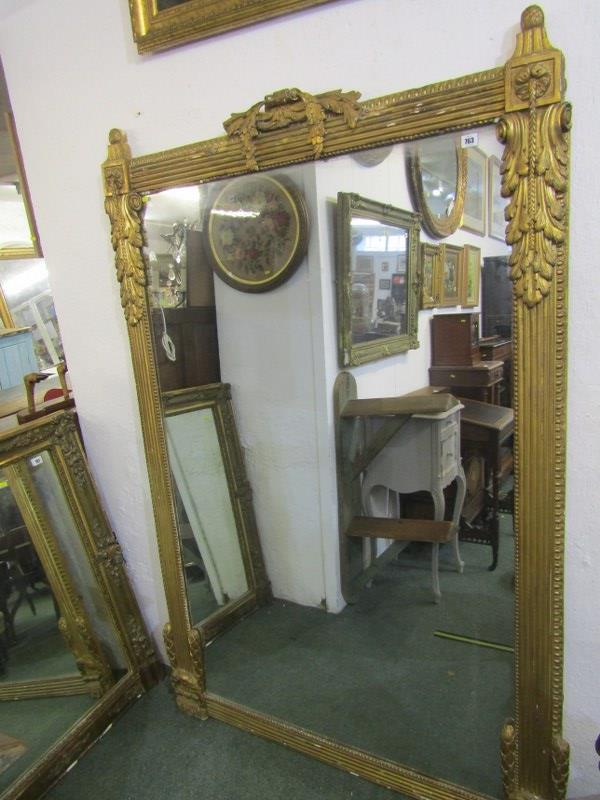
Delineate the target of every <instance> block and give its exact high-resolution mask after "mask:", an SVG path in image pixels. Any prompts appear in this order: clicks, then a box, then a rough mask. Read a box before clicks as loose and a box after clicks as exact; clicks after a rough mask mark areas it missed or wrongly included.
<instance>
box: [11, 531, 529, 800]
mask: <svg viewBox="0 0 600 800" xmlns="http://www.w3.org/2000/svg"><path fill="white" fill-rule="evenodd" d="M461 550H462V555H463V559H464V561H465V562H466V567H465V572H464V574H463V575H460V574H459V573H457V572H456V571H455V570H454V567H453V564H452V556H451V552H448V548H446V549H445V551H444V553H443V557H442V559H441V569H440V571H441V574H440V579H441V589H442V601H441V603H440V604H439V605H435V604H434V603H433V602H432V594H431V578H430V550H429V547H427V546H411V547H410V548H409V549H408V550H407V551H405V552H403V553H402V554H401V556H400V558H399V559H398V560H395V561H393V562H392V563H390V564H388V565H387V566H386V567H385V568H384V569H382V571H381V572H380V573H379V574H378V576H377V577H376V578H375V580H374V582H373V585H372V587H371V588H368V589H367V588H365V589H364V590H363V592H362V593H361V596H360V598H359V601H358V602H357V603H356V604H355V605H354V606H351V607H348V608H347V609H345V611H344V612H342V613H341V614H339V615H332V614H326V613H324V612H323V611H320V610H318V609H309V608H304V607H300V606H296V605H294V604H290V603H286V602H282V601H277V602H275V603H273V604H272V605H270V606H268V607H266V608H263V609H261V610H259V611H258V612H257V613H256V614H253V615H252V616H250V617H248V618H247V619H245V620H243V621H242V622H241V623H240V624H238V625H237V626H236V627H235V628H233V629H232V630H230V631H229V632H228V633H227V634H226V635H225V636H223V637H221V638H220V639H217V640H216V641H214V642H213V643H212V644H211V645H210V646H209V648H208V650H207V675H208V688H209V690H210V691H212V692H214V693H217V694H222V695H224V696H226V697H228V698H230V699H233V700H237V701H238V702H241V703H243V704H245V705H247V706H249V707H251V708H254V709H257V710H260V711H264V712H268V713H271V714H273V715H275V716H278V717H280V718H283V719H287V720H289V721H291V722H294V723H296V724H299V725H303V726H306V727H308V728H311V729H312V730H314V731H316V732H319V733H324V734H326V735H329V736H332V737H333V738H335V739H337V740H338V741H340V742H342V743H347V744H352V745H355V746H357V747H361V748H363V749H365V750H368V751H371V752H375V753H377V754H378V755H381V756H383V757H388V758H391V759H393V760H397V761H399V762H401V763H404V764H407V765H410V766H412V767H414V768H416V769H418V770H420V771H423V772H425V773H431V774H435V775H438V776H440V777H445V778H446V779H449V780H452V781H455V782H457V783H459V784H461V785H464V786H467V787H469V788H472V789H475V790H478V791H482V792H485V793H487V794H490V795H495V796H499V795H500V794H501V786H500V769H499V743H498V737H499V732H500V727H501V725H502V723H503V721H504V719H505V718H506V717H507V716H509V715H510V714H511V711H512V702H513V701H512V656H511V654H510V653H507V652H503V651H501V650H493V649H488V648H483V647H479V646H476V645H473V644H468V643H464V642H461V641H453V640H448V639H443V638H440V637H437V636H435V635H434V634H435V632H436V631H440V630H442V631H446V632H450V633H453V634H458V635H463V636H468V637H473V638H475V639H482V640H488V641H492V642H498V643H501V644H504V645H508V646H510V645H511V643H512V641H511V640H512V634H513V620H512V616H513V609H512V559H513V553H512V536H511V535H510V517H505V518H504V520H503V535H502V541H501V547H500V562H499V566H498V569H497V570H496V571H495V572H488V570H487V566H488V565H489V562H490V550H489V548H487V547H483V546H481V545H474V544H462V545H461ZM71 701H73V702H74V703H89V702H90V701H89V699H88V698H85V697H78V698H57V699H53V700H44V701H26V702H36V703H37V702H43V703H54V702H56V703H59V704H62V705H63V706H64V707H65V709H64V710H65V711H66V708H67V706H68V705H69V704H70V703H71ZM24 702H25V701H22V702H21V703H20V704H16V703H15V704H8V703H7V704H6V706H9V705H14V706H21V707H24ZM82 710H83V709H81V710H80V711H79V712H78V714H77V716H78V715H79V713H81V711H82ZM0 711H1V709H0ZM49 711H50V710H49V709H48V710H41V709H40V711H39V712H38V713H39V714H40V718H41V719H43V720H44V725H43V727H46V726H47V725H49V724H50V723H51V722H52V720H53V718H56V715H53V714H52V713H51V712H50V713H48V712H49ZM21 716H22V715H21ZM47 718H48V719H47ZM0 727H2V729H3V730H5V727H6V726H5V725H4V723H3V724H2V725H1V726H0ZM5 732H6V733H8V734H10V735H12V736H15V737H16V738H19V739H25V740H26V739H27V731H26V730H24V731H23V732H22V731H20V730H19V729H18V728H14V727H13V728H11V729H10V730H9V729H6V730H5ZM29 744H30V747H31V742H29ZM32 752H33V750H32ZM39 752H41V750H39ZM22 758H24V757H22ZM20 761H21V764H20V765H19V769H22V766H23V762H22V760H21V759H20ZM18 764H19V762H17V763H16V764H15V765H13V767H12V768H11V770H15V769H16V767H17V765H18ZM9 775H10V773H6V775H5V776H0V777H2V778H4V779H5V780H6V779H7V777H8V776H9ZM0 786H2V784H0ZM48 796H49V797H50V798H51V800H61V799H62V800H68V799H69V798H73V800H75V798H77V800H79V799H80V798H82V797H89V798H90V800H94V798H102V800H112V799H113V798H114V800H117V798H118V800H138V798H140V799H141V798H144V800H158V799H159V798H161V800H162V798H165V797H172V798H174V799H176V800H179V799H181V800H187V799H188V798H190V800H191V798H199V797H201V798H207V800H213V799H214V800H239V799H240V798H244V800H246V799H247V800H254V798H257V799H258V798H261V800H275V798H277V800H280V798H286V800H296V798H297V800H300V798H302V800H307V799H308V798H319V800H321V798H322V799H323V800H329V798H331V800H334V798H335V800H338V799H340V800H341V799H344V800H345V799H346V798H348V800H350V799H352V800H394V798H399V797H401V796H400V795H398V794H396V793H394V792H390V791H389V790H386V789H384V788H381V787H377V786H375V785H373V784H370V783H368V782H366V781H363V780H361V779H359V778H356V777H354V776H352V775H349V774H346V773H344V772H342V771H338V770H335V769H333V768H330V767H327V766H325V765H323V764H320V763H318V762H317V761H314V760H312V759H309V758H308V757H306V756H303V755H301V754H298V753H294V752H293V751H289V750H287V749H286V748H284V747H282V746H281V745H277V744H275V743H271V742H267V741H264V740H262V739H260V738H259V737H255V736H252V735H250V734H248V733H245V732H243V731H238V730H237V729H235V728H232V727H230V726H228V725H224V724H222V723H220V722H218V721H216V720H207V721H205V722H202V721H199V720H197V719H193V718H190V717H186V716H185V715H183V714H182V713H181V712H179V711H178V710H177V709H176V706H175V704H174V701H173V698H172V696H171V693H170V689H169V688H168V685H167V684H166V683H163V684H162V685H161V686H159V687H157V688H156V689H154V690H152V691H151V692H149V693H148V694H147V695H145V696H144V697H142V698H141V700H140V701H139V702H138V703H136V704H135V705H134V706H133V707H132V708H131V709H130V710H129V711H128V712H127V713H126V714H125V715H124V716H123V717H122V718H121V719H119V720H118V721H117V722H116V723H115V724H114V725H113V726H112V728H111V729H110V730H109V731H108V733H107V734H106V735H105V736H104V737H103V739H102V740H101V741H100V742H99V743H98V745H97V746H96V747H94V748H93V749H92V750H91V751H90V752H89V753H88V754H87V755H86V756H85V757H84V758H82V759H80V761H79V763H78V764H77V765H76V767H75V768H74V769H73V770H71V772H70V773H69V774H68V775H67V776H65V778H64V779H63V780H62V781H61V783H60V784H58V785H57V786H56V787H54V788H53V789H52V790H51V791H50V793H49V795H48Z"/></svg>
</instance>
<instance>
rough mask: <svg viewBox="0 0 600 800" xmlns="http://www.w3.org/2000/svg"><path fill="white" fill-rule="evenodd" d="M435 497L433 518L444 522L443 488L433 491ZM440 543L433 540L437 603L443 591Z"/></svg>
mask: <svg viewBox="0 0 600 800" xmlns="http://www.w3.org/2000/svg"><path fill="white" fill-rule="evenodd" d="M431 496H432V497H433V509H434V516H433V518H434V519H435V520H436V522H442V521H443V519H444V515H445V513H446V498H445V497H444V492H443V490H442V489H440V488H437V489H435V490H434V491H432V492H431ZM439 572H440V544H439V542H433V543H432V545H431V573H432V575H431V577H432V580H433V600H434V602H435V603H439V602H440V597H441V596H442V593H441V591H440V574H439Z"/></svg>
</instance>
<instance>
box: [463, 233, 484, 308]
mask: <svg viewBox="0 0 600 800" xmlns="http://www.w3.org/2000/svg"><path fill="white" fill-rule="evenodd" d="M480 276H481V250H480V249H479V247H473V245H470V244H466V245H465V246H464V250H463V256H462V281H461V283H462V287H461V289H462V293H461V296H462V299H461V305H463V306H478V305H479V281H480Z"/></svg>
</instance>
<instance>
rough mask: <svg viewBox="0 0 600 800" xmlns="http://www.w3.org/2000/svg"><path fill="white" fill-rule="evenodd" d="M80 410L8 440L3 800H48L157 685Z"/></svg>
mask: <svg viewBox="0 0 600 800" xmlns="http://www.w3.org/2000/svg"><path fill="white" fill-rule="evenodd" d="M155 672H156V664H155V656H154V651H153V647H152V645H151V643H150V640H149V639H148V636H147V634H146V631H145V628H144V623H143V622H142V619H141V617H140V614H139V610H138V608H137V605H136V603H135V600H134V598H133V595H132V593H131V590H130V588H129V585H128V583H127V578H126V575H125V573H124V570H123V556H122V553H121V550H120V548H119V545H118V544H117V542H116V540H115V538H114V535H113V534H112V531H111V530H110V528H109V527H108V523H107V521H106V518H105V517H104V514H103V512H102V510H101V508H100V506H99V504H98V500H97V497H96V494H95V491H94V488H93V485H92V482H91V478H90V475H89V473H88V470H87V466H86V462H85V457H84V454H83V450H82V447H81V443H80V440H79V437H78V432H77V422H76V418H75V415H74V414H73V413H72V412H58V413H56V414H54V415H52V416H50V417H46V418H44V419H42V420H40V421H38V422H34V423H30V424H27V425H23V426H22V427H20V428H19V429H16V430H15V429H13V430H11V431H7V432H5V433H3V434H2V435H1V436H0V719H1V725H0V797H2V800H9V799H10V800H17V798H24V797H39V796H41V794H42V793H43V791H44V790H45V789H47V788H48V787H49V786H51V785H52V784H53V783H54V782H55V781H56V780H57V779H58V778H60V777H61V775H62V774H63V773H64V772H65V770H66V769H67V768H68V767H69V766H70V765H71V764H72V763H73V762H74V761H75V760H76V759H77V758H78V757H79V755H80V754H82V753H83V752H84V751H85V750H86V749H87V748H88V747H89V746H90V745H91V744H93V742H94V741H95V740H96V739H97V738H98V736H99V735H100V734H101V733H102V732H103V731H104V730H105V729H106V726H107V725H108V724H109V723H110V722H111V721H112V720H113V719H114V718H115V716H116V715H117V714H119V713H120V712H121V711H122V710H123V709H124V708H125V707H126V706H127V705H128V704H129V703H130V702H131V701H132V700H133V699H134V698H135V697H136V696H138V695H139V694H140V693H141V692H142V691H143V690H144V688H145V687H148V686H150V685H152V683H153V682H154V680H155Z"/></svg>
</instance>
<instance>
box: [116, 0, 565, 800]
mask: <svg viewBox="0 0 600 800" xmlns="http://www.w3.org/2000/svg"><path fill="white" fill-rule="evenodd" d="M521 27H522V30H521V32H520V33H519V34H518V36H517V45H516V50H515V53H514V55H513V57H512V58H511V59H510V60H509V61H508V62H507V63H506V65H505V66H504V67H497V68H494V69H491V70H488V71H485V72H480V73H476V74H472V75H466V76H463V77H461V78H458V79H455V80H450V81H444V82H442V83H437V84H433V85H430V86H426V87H423V88H418V89H411V90H408V91H402V92H399V93H397V94H393V95H388V96H385V97H380V98H376V99H374V100H367V101H365V102H358V95H357V93H355V92H349V93H345V94H344V93H341V92H331V93H328V94H322V95H310V94H307V93H305V92H301V91H299V90H297V89H294V90H286V91H283V92H279V93H277V95H273V96H271V97H270V98H268V99H267V101H266V110H265V111H262V110H261V108H262V104H257V105H256V106H253V107H252V109H251V110H250V112H248V113H247V114H238V115H234V116H233V117H232V118H231V119H230V120H228V121H227V123H226V124H225V126H226V130H227V131H228V135H227V136H223V137H220V138H216V139H211V140H208V141H204V142H199V143H196V144H191V145H187V146H184V147H178V148H175V149H173V150H168V151H164V152H160V153H154V154H151V155H147V156H141V157H136V158H132V156H131V152H130V149H129V146H128V144H127V139H126V136H125V134H124V133H123V132H121V131H119V130H112V131H111V133H110V144H109V150H108V159H107V160H106V162H105V163H104V165H103V176H104V186H105V195H106V211H107V213H108V215H109V217H110V220H111V225H112V244H113V247H114V249H115V252H116V266H117V277H118V280H119V282H120V284H121V302H122V306H123V310H124V313H125V317H126V320H127V325H128V331H129V336H130V343H131V351H132V359H133V365H134V371H135V378H136V382H137V391H138V397H139V403H140V412H141V419H142V428H143V433H144V441H145V448H146V457H147V462H148V469H149V473H150V482H151V487H152V497H153V504H154V513H155V519H156V526H157V531H158V538H159V546H160V554H161V562H162V570H163V575H164V581H165V589H166V595H167V602H168V611H169V619H170V621H169V623H168V624H167V626H166V641H167V645H168V652H169V657H170V659H171V663H172V666H173V677H174V683H175V690H176V694H177V700H178V703H179V705H180V706H181V707H182V708H184V709H186V710H187V711H189V712H190V713H193V714H196V715H198V716H200V717H205V716H212V717H215V718H218V719H221V720H223V721H226V722H229V723H231V724H233V725H237V726H239V727H241V728H244V729H246V730H252V731H253V732H255V733H258V734H260V735H262V736H265V737H267V738H270V739H274V740H277V741H280V742H284V743H285V744H287V745H288V746H290V747H293V748H294V749H297V750H299V751H302V752H304V753H307V754H310V755H312V756H313V757H315V758H318V759H320V760H321V761H324V762H326V763H328V764H331V765H334V766H337V767H341V768H343V769H347V770H350V771H352V772H353V773H355V774H357V775H360V776H362V777H365V778H368V779H369V780H372V781H374V782H376V783H379V784H382V785H385V786H388V787H391V788H393V789H396V790H398V791H400V792H403V793H405V794H408V795H411V796H414V797H425V796H426V797H429V798H433V799H434V800H446V799H448V800H449V799H450V798H453V799H454V800H457V799H458V798H462V800H465V799H466V798H474V797H477V796H478V795H476V794H475V793H473V792H472V791H470V790H468V789H464V788H461V787H458V786H456V785H454V784H451V783H448V782H446V781H443V780H439V779H435V778H432V777H428V776H425V775H423V774H421V773H418V772H416V771H415V770H412V769H410V768H408V767H405V766H401V765H399V764H398V763H396V762H394V761H389V760H385V759H381V758H377V757H374V756H372V755H370V754H368V753H365V752H364V751H360V750H358V749H355V748H350V747H345V746H342V745H340V744H339V743H337V742H335V741H333V740H331V739H327V738H326V737H323V736H318V735H316V734H314V733H311V732H309V731H306V730H304V729H302V728H298V727H296V726H294V725H291V724H288V723H284V722H281V721H279V720H276V719H273V718H271V717H268V716H265V715H263V714H260V713H257V712H254V711H251V710H249V709H247V708H245V707H242V706H239V705H237V704H235V703H233V702H231V701H228V700H226V699H224V698H222V697H218V696H215V695H213V694H210V693H209V692H207V691H206V685H205V676H204V657H203V647H202V640H201V634H200V632H199V631H198V630H196V629H194V628H192V627H191V626H190V622H189V616H188V613H187V604H186V598H185V595H184V591H183V586H182V581H181V579H180V576H181V569H182V565H181V555H180V552H179V545H178V537H177V528H176V523H175V515H174V508H173V495H172V491H171V477H170V471H169V464H168V460H167V456H166V448H165V437H164V427H163V420H162V409H161V403H160V393H159V385H158V379H157V374H156V370H155V365H154V360H153V354H152V338H151V325H150V319H149V306H148V298H147V292H146V286H147V282H148V278H147V272H146V265H145V263H144V257H143V253H142V244H143V236H142V218H143V211H144V199H143V196H144V194H145V193H148V192H156V191H160V190H164V189H167V188H171V187H174V186H176V185H181V184H195V183H203V182H207V181H211V180H217V179H221V178H226V177H229V176H233V175H242V174H244V173H247V172H252V171H256V170H266V169H269V168H272V167H280V166H282V165H285V164H289V163H292V162H302V161H310V160H312V159H318V158H321V157H323V156H334V155H337V154H341V153H347V152H351V151H355V150H362V149H367V148H371V147H376V146H379V147H381V146H383V145H388V144H392V143H395V142H402V141H412V140H414V139H417V138H420V137H423V136H430V135H433V134H438V133H447V132H450V131H456V130H461V129H463V130H464V129H470V128H473V127H477V126H482V125H486V124H490V123H496V124H497V133H498V137H499V139H500V140H501V142H503V143H504V145H505V148H504V154H503V159H502V193H503V195H504V196H505V197H506V198H509V199H510V201H509V204H508V207H507V211H506V219H507V227H506V241H507V243H508V245H509V246H510V247H511V248H512V254H511V256H510V264H511V279H512V282H513V291H514V346H515V354H514V376H515V397H514V409H515V516H514V522H515V531H516V538H517V546H516V549H517V555H516V623H515V634H516V646H515V694H516V702H515V713H514V720H511V721H509V722H507V723H506V725H505V726H504V727H503V730H502V734H501V757H502V772H503V780H504V787H505V793H506V796H507V797H508V798H511V800H513V799H516V798H525V797H532V796H535V797H539V798H548V800H550V798H553V800H558V798H563V797H564V795H565V792H566V780H567V770H568V746H567V744H566V743H565V742H564V741H563V739H562V738H561V725H562V680H563V666H562V664H563V639H562V624H563V609H562V603H563V536H564V477H565V389H566V386H565V381H566V373H565V369H566V288H567V276H566V272H567V241H568V189H567V186H568V154H569V135H568V131H569V128H570V121H571V109H570V106H569V104H568V103H566V102H565V101H564V99H563V97H564V95H563V92H564V80H563V75H564V60H563V56H562V53H561V52H560V51H559V50H557V49H555V48H553V47H552V45H551V44H550V42H549V40H548V37H547V35H546V32H545V29H544V16H543V13H542V11H541V9H540V8H539V7H537V6H531V7H529V8H527V9H526V10H525V12H524V13H523V15H522V20H521Z"/></svg>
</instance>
